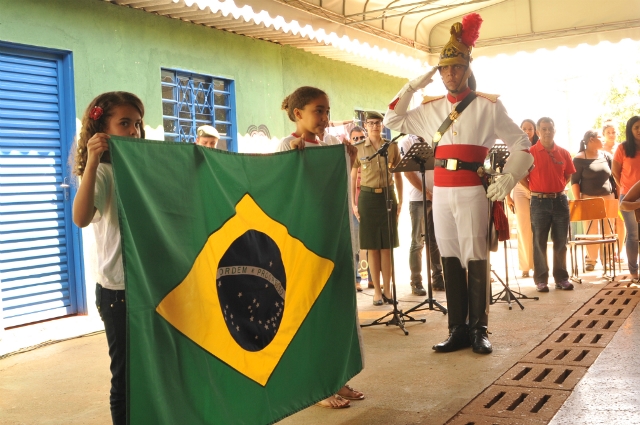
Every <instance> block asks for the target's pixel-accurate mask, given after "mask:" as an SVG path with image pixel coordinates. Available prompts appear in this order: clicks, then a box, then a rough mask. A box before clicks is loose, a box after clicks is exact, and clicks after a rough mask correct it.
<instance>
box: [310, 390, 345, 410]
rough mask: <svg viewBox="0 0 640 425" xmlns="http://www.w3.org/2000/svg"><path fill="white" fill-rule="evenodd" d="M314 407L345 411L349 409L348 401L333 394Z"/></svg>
mask: <svg viewBox="0 0 640 425" xmlns="http://www.w3.org/2000/svg"><path fill="white" fill-rule="evenodd" d="M316 406H319V407H325V408H327V409H345V408H347V407H349V400H345V399H344V398H343V397H341V396H339V395H338V394H335V395H332V396H330V397H327V398H325V399H324V400H322V401H319V402H317V403H316Z"/></svg>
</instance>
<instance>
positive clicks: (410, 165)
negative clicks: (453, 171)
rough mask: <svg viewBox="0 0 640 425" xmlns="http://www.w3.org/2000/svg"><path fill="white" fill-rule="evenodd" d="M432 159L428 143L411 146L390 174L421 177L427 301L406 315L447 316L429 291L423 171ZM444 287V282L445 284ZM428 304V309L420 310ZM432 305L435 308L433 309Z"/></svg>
mask: <svg viewBox="0 0 640 425" xmlns="http://www.w3.org/2000/svg"><path fill="white" fill-rule="evenodd" d="M433 164H434V158H433V149H431V146H429V144H428V143H424V142H422V143H414V144H413V146H411V148H410V149H409V150H408V151H407V153H406V154H405V155H404V156H403V157H402V160H401V161H400V163H399V164H398V165H397V166H396V167H395V168H394V169H393V170H391V172H393V173H400V172H408V171H418V172H420V174H421V175H422V224H423V229H424V234H423V235H422V236H423V238H424V242H425V243H424V245H425V246H426V254H427V255H426V257H427V299H426V300H424V301H422V302H421V303H420V304H418V305H416V306H414V307H411V308H410V309H409V310H407V314H408V313H412V312H414V311H422V310H436V309H437V310H440V311H441V312H442V313H443V314H447V309H446V307H444V306H443V305H442V304H440V303H439V302H438V301H436V300H434V299H433V292H432V289H431V248H430V246H429V227H428V226H427V184H426V180H425V176H424V174H425V171H426V170H433ZM445 285H446V282H445ZM426 304H429V307H425V308H421V307H422V306H424V305H426ZM434 305H435V306H436V308H434Z"/></svg>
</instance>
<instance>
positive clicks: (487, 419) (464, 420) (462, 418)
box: [447, 413, 548, 425]
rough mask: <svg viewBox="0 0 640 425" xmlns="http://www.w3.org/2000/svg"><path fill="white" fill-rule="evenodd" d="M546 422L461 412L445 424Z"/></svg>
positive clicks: (531, 424)
mask: <svg viewBox="0 0 640 425" xmlns="http://www.w3.org/2000/svg"><path fill="white" fill-rule="evenodd" d="M547 423H548V421H537V420H535V419H521V418H518V419H514V418H496V417H491V416H484V415H475V414H466V413H462V414H459V415H457V416H456V417H455V418H453V419H452V420H451V421H449V422H447V425H546V424H547Z"/></svg>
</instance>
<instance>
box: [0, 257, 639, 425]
mask: <svg viewBox="0 0 640 425" xmlns="http://www.w3.org/2000/svg"><path fill="white" fill-rule="evenodd" d="M508 252H509V255H510V256H513V254H514V253H515V250H514V249H509V250H508ZM501 256H502V255H501V253H499V254H496V255H495V257H496V260H497V259H498V258H499V257H501ZM396 261H401V260H398V259H396ZM495 268H496V270H498V271H499V272H498V274H499V275H500V276H502V277H504V265H503V264H501V263H500V264H497V265H496V266H495ZM510 269H511V267H510ZM398 274H399V276H398V285H399V287H398V291H399V294H400V299H401V303H400V306H401V308H403V309H405V310H406V309H408V308H410V307H411V306H412V305H414V304H415V303H416V302H419V301H420V297H415V296H413V295H411V294H410V289H409V285H408V283H406V282H408V280H407V276H406V272H401V271H399V273H398ZM510 274H511V276H512V277H511V279H510V284H511V287H512V288H513V289H518V285H519V289H520V290H521V292H523V293H525V294H528V295H540V297H541V299H540V300H539V301H534V300H523V301H522V303H523V305H524V307H525V309H524V310H520V308H519V307H518V306H517V305H516V304H513V309H512V310H509V309H508V307H507V305H506V304H504V303H498V304H495V305H493V306H492V308H491V315H490V331H491V332H492V335H491V341H492V343H493V345H494V350H495V351H494V353H493V354H492V355H489V356H480V355H476V354H473V353H472V352H471V350H463V351H459V352H456V353H450V354H436V353H435V352H433V351H432V350H431V346H432V345H433V344H435V343H437V342H439V341H440V340H442V339H443V338H444V337H445V336H446V328H447V321H446V320H447V319H446V316H445V315H443V314H442V313H440V312H438V311H422V312H418V313H416V314H414V315H413V316H414V317H415V318H425V319H426V320H427V322H426V323H424V324H421V323H408V324H407V326H406V327H407V330H408V331H409V335H408V336H405V335H404V334H403V333H402V332H401V330H400V329H399V328H398V327H397V326H384V325H382V326H375V327H369V328H363V329H362V337H363V343H364V350H365V356H366V365H365V369H364V370H363V371H362V372H361V373H360V374H359V375H358V376H356V377H355V378H354V379H352V380H351V382H350V384H351V385H352V386H354V387H355V388H357V389H359V390H361V391H363V392H365V394H366V399H365V400H363V401H359V402H352V407H351V408H349V409H343V410H330V409H322V408H318V407H311V408H309V409H306V410H303V411H301V412H299V413H297V414H295V415H293V416H291V417H289V418H287V419H285V420H283V421H282V422H281V423H283V424H309V425H312V424H442V423H445V422H446V421H447V420H448V419H449V418H451V417H452V416H453V415H454V414H455V413H457V412H458V411H460V410H461V409H462V408H463V407H464V406H465V405H466V404H467V403H468V402H469V401H471V400H472V399H473V398H474V397H475V396H476V395H478V394H479V393H480V392H482V390H483V389H485V388H486V387H487V386H489V385H490V384H491V383H492V382H493V381H495V380H496V379H497V378H498V377H499V376H500V375H502V374H503V373H504V372H506V371H507V370H508V369H509V368H510V367H511V366H513V365H514V364H515V363H516V362H517V361H518V360H520V359H521V358H522V357H523V356H524V355H525V354H527V353H528V352H529V351H530V350H531V349H532V348H534V347H535V346H537V345H538V344H539V343H540V342H541V341H542V340H543V339H544V338H546V337H547V336H548V335H549V334H551V333H552V332H553V331H554V330H555V329H556V328H557V327H558V326H560V325H561V324H562V323H563V322H564V321H565V320H566V319H567V318H568V317H569V316H570V315H571V314H572V313H573V312H575V311H576V310H578V309H579V308H580V307H581V306H582V305H583V304H584V302H586V301H587V300H588V299H590V298H591V297H592V296H593V295H594V294H595V293H596V292H597V291H599V290H600V289H601V288H602V287H603V286H604V285H605V283H606V282H605V281H604V280H602V279H598V277H597V274H598V273H597V272H593V273H591V274H588V275H587V278H586V279H585V281H584V283H583V284H582V285H578V286H577V288H576V290H574V291H566V292H563V291H555V290H553V289H551V291H550V292H549V293H547V294H538V293H536V292H535V290H534V287H533V281H532V279H518V281H516V280H515V279H514V278H513V270H510ZM499 286H500V284H499V283H494V288H495V291H494V292H496V291H497V290H499ZM372 292H373V290H365V291H364V292H363V293H360V294H358V305H359V311H360V320H361V322H362V323H366V322H369V321H371V320H373V319H375V318H378V317H380V316H382V315H383V314H384V313H385V312H387V311H389V310H390V307H388V306H384V307H374V306H372V305H371V300H372ZM435 294H436V295H435V298H436V299H438V300H441V301H443V302H444V294H443V293H441V292H439V293H435ZM638 317H639V314H638V312H636V313H635V314H634V315H632V317H631V318H630V319H629V320H628V323H625V326H623V327H622V328H621V330H620V331H619V334H618V335H617V336H616V338H615V339H614V341H613V342H612V343H611V344H612V345H613V344H616V345H615V347H616V348H615V349H610V350H606V351H605V353H603V355H602V357H603V358H604V357H605V354H606V355H607V356H611V357H610V360H609V361H600V360H599V361H598V362H597V363H596V365H594V366H593V368H592V369H593V372H592V370H590V371H589V373H588V374H587V376H586V377H585V379H584V380H583V382H582V383H581V385H580V386H579V387H578V388H577V389H576V392H575V393H574V395H573V396H572V397H571V398H570V399H569V401H568V402H567V406H566V407H565V408H563V410H561V411H560V412H559V413H558V415H557V416H558V417H557V418H556V419H555V421H556V422H554V423H557V424H569V423H571V424H578V423H579V424H586V423H602V422H598V421H590V418H595V417H597V418H601V419H603V420H604V419H605V418H606V419H607V420H608V422H607V423H625V424H626V423H640V413H639V409H638V391H637V388H638V387H639V386H638V380H639V378H640V374H639V373H638V362H637V361H635V362H633V360H634V359H633V358H632V356H633V354H634V351H633V350H634V348H635V346H637V343H638V340H639V339H640V334H639V333H638V332H637V331H638V326H640V322H639V320H638ZM70 320H72V319H61V320H58V321H52V322H49V323H55V322H58V323H57V324H56V327H58V328H59V327H64V323H63V322H65V321H70ZM75 320H78V318H75ZM7 332H11V331H7ZM607 353H610V354H607ZM108 363H109V358H108V355H107V344H106V340H105V336H104V334H103V333H99V334H96V335H93V336H87V337H81V338H77V339H70V340H67V341H64V342H60V343H57V344H53V345H49V346H45V347H42V348H38V349H35V350H32V351H29V352H26V353H21V354H16V355H12V356H9V357H6V358H4V359H2V360H0V394H1V396H0V423H2V424H6V425H10V424H11V425H13V424H29V425H31V424H43V425H44V424H52V425H53V424H84V425H92V424H108V423H109V419H110V418H109V409H108V391H109V368H108ZM629 365H634V366H635V369H632V370H631V371H630V369H629ZM613 373H615V374H616V375H615V378H613V379H612V375H611V374H613ZM606 383H609V384H610V385H608V386H606V385H604V384H606ZM599 388H607V391H606V392H603V391H602V390H600V391H597V389H599ZM592 392H595V393H596V394H595V395H593V394H592ZM610 392H612V394H610ZM612 397H613V398H612ZM612 399H613V400H619V403H618V402H616V403H614V404H613V405H612V404H611V403H610V402H608V400H609V401H610V400H612ZM595 400H597V401H599V403H594V401H595ZM607 403H608V404H607ZM605 405H607V406H611V409H609V410H607V409H603V408H602V407H601V406H605ZM576 411H578V412H580V413H581V416H580V418H581V419H580V420H577V421H576V420H575V418H576V416H575V412H576ZM594 415H596V416H594ZM617 417H620V419H621V421H617V420H613V422H611V420H612V418H617ZM623 419H624V422H622V420H623ZM634 420H635V421H637V422H633V421H634Z"/></svg>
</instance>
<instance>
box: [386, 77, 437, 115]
mask: <svg viewBox="0 0 640 425" xmlns="http://www.w3.org/2000/svg"><path fill="white" fill-rule="evenodd" d="M437 71H438V67H437V66H434V67H433V68H431V70H430V71H429V72H427V73H426V74H424V75H421V76H420V77H418V78H414V79H413V80H411V81H409V82H408V83H407V84H405V85H404V87H402V89H401V90H400V91H399V92H398V94H397V95H396V97H395V98H394V99H398V101H397V102H396V104H395V105H394V107H393V110H394V111H395V113H396V114H398V115H403V114H404V113H406V112H407V108H409V103H411V98H412V97H413V94H414V93H415V92H417V91H418V90H420V89H423V88H425V87H427V85H429V83H430V82H432V81H433V79H432V78H433V75H434V74H435V73H436V72H437Z"/></svg>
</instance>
